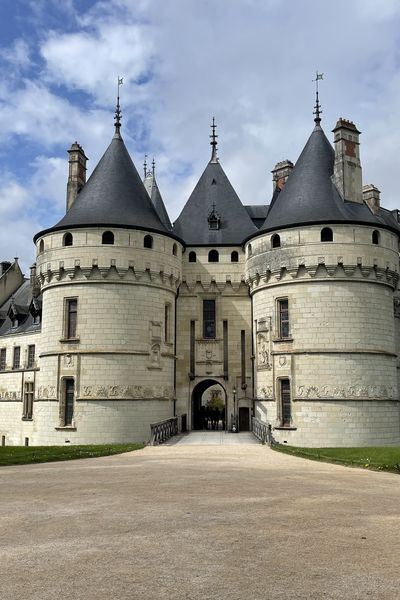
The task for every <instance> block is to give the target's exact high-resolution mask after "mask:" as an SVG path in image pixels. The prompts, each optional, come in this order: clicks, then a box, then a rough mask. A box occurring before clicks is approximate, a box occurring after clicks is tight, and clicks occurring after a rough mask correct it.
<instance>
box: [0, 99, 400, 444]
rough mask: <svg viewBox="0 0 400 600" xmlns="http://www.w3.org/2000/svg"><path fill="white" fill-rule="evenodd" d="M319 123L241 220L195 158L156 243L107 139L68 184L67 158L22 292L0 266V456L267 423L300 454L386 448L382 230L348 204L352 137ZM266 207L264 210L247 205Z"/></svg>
mask: <svg viewBox="0 0 400 600" xmlns="http://www.w3.org/2000/svg"><path fill="white" fill-rule="evenodd" d="M333 131H334V147H332V145H331V144H330V142H329V141H328V139H327V138H326V136H325V134H324V132H323V130H322V128H321V125H320V119H319V114H317V117H316V119H315V127H314V130H313V132H312V133H311V136H310V138H309V140H308V141H307V143H306V145H305V147H304V150H303V152H302V153H301V155H300V157H299V159H298V161H297V162H296V164H295V165H294V166H293V164H292V163H291V162H290V161H283V162H281V163H278V164H277V165H276V167H275V169H274V170H273V196H272V199H271V202H270V203H269V204H268V205H267V204H266V205H260V206H254V205H253V206H244V205H243V204H242V202H241V201H240V199H239V198H238V196H237V194H236V192H235V190H234V189H233V187H232V185H231V183H230V182H229V180H228V178H227V176H226V174H225V172H224V171H223V169H222V166H221V164H220V162H219V159H218V158H217V148H216V136H215V135H214V134H213V136H212V142H211V145H212V156H211V160H210V162H209V163H208V164H207V166H206V168H205V171H204V172H203V174H202V175H201V177H200V179H199V182H198V184H197V185H196V187H195V189H194V190H193V193H192V194H191V196H190V198H189V200H188V202H187V203H186V205H185V207H184V208H183V210H182V212H181V214H180V216H179V217H178V219H177V220H176V221H175V223H174V224H173V225H172V224H171V222H170V220H169V217H168V213H167V211H166V208H165V205H164V203H163V200H162V197H161V194H160V191H159V189H158V186H157V182H156V179H155V173H154V168H153V169H152V170H150V171H148V170H147V167H146V166H145V173H144V179H143V180H142V179H141V178H140V176H139V175H138V173H137V171H136V168H135V167H134V165H133V162H132V160H131V158H130V156H129V154H128V151H127V149H126V147H125V145H124V142H123V139H122V137H121V134H120V121H119V112H118V111H117V116H116V125H115V135H114V137H113V139H112V141H111V144H110V146H109V147H108V149H107V150H106V152H105V154H104V155H103V157H102V159H101V160H100V162H99V164H98V165H97V167H96V169H95V170H94V171H93V173H92V175H91V177H90V178H89V179H88V181H87V182H86V160H87V159H86V156H85V153H84V151H83V150H82V148H81V147H80V146H79V145H78V144H77V143H75V144H73V145H72V147H71V149H70V150H69V155H70V160H69V179H68V186H67V212H66V214H65V216H64V217H63V218H62V219H61V220H60V221H59V223H57V224H56V225H55V226H54V227H51V228H49V229H46V230H44V231H41V232H39V233H38V234H37V235H36V236H35V238H34V241H35V244H36V250H37V259H36V263H35V264H34V265H33V267H32V269H31V275H30V278H29V279H25V278H24V276H23V275H22V273H21V270H20V267H19V265H18V261H17V260H16V259H15V260H14V261H9V262H6V261H3V262H2V263H0V436H1V440H2V443H3V444H7V445H20V444H24V443H26V444H31V445H48V444H65V443H71V444H78V443H80V444H84V443H90V444H95V443H109V442H128V441H140V442H142V441H145V442H146V441H148V440H149V438H150V425H151V424H152V423H157V422H160V421H162V420H165V419H168V418H170V417H172V416H175V415H177V416H178V420H179V426H180V427H181V428H183V429H185V428H187V429H189V430H190V429H193V428H200V427H202V426H204V422H203V421H202V417H201V414H202V412H201V411H202V406H204V398H205V397H206V395H207V393H209V392H210V390H211V391H213V392H214V395H215V393H217V392H216V390H219V395H220V397H221V398H222V402H223V404H224V407H225V408H224V414H223V423H224V427H226V429H228V430H231V429H232V428H239V430H248V429H249V428H251V422H252V418H253V417H254V418H255V419H258V420H259V421H261V422H265V423H270V424H271V427H272V433H273V436H274V438H275V439H276V440H277V441H279V442H282V443H285V442H286V443H288V444H293V445H300V446H314V447H319V446H368V445H394V444H399V443H400V411H399V378H398V373H399V359H398V356H399V351H400V348H399V346H400V337H399V317H400V310H399V301H398V299H397V298H398V292H397V285H398V273H399V235H400V225H399V215H398V212H397V211H390V210H386V209H384V208H382V207H381V206H380V197H379V190H378V189H377V188H376V187H375V186H371V185H368V186H364V187H363V185H362V171H361V163H360V156H359V131H358V130H357V128H356V127H355V125H354V124H353V123H352V122H350V121H346V120H344V119H339V121H338V122H337V124H336V127H335V129H334V130H333ZM266 195H267V191H266Z"/></svg>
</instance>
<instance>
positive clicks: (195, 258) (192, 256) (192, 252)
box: [189, 250, 197, 262]
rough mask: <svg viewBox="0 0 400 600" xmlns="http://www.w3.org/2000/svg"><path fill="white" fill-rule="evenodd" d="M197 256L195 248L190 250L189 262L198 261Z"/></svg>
mask: <svg viewBox="0 0 400 600" xmlns="http://www.w3.org/2000/svg"><path fill="white" fill-rule="evenodd" d="M196 260H197V257H196V252H195V251H194V250H192V251H191V252H189V262H196Z"/></svg>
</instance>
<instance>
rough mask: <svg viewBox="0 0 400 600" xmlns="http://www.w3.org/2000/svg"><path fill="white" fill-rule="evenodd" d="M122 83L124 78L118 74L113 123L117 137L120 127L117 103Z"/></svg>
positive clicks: (119, 113)
mask: <svg viewBox="0 0 400 600" xmlns="http://www.w3.org/2000/svg"><path fill="white" fill-rule="evenodd" d="M123 83H124V78H123V77H120V76H119V75H118V93H117V108H116V109H115V117H114V125H115V135H116V136H117V137H119V136H120V129H121V108H120V105H119V88H120V86H121V85H122V84H123Z"/></svg>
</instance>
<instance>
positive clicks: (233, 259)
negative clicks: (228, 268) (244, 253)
mask: <svg viewBox="0 0 400 600" xmlns="http://www.w3.org/2000/svg"><path fill="white" fill-rule="evenodd" d="M231 262H239V254H238V253H237V252H236V250H234V251H233V252H232V254H231Z"/></svg>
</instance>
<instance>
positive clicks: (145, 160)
mask: <svg viewBox="0 0 400 600" xmlns="http://www.w3.org/2000/svg"><path fill="white" fill-rule="evenodd" d="M143 174H144V178H145V179H146V177H147V154H145V155H144V161H143Z"/></svg>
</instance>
